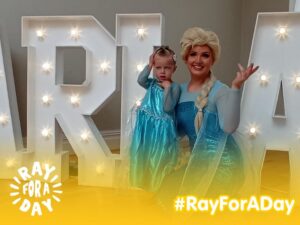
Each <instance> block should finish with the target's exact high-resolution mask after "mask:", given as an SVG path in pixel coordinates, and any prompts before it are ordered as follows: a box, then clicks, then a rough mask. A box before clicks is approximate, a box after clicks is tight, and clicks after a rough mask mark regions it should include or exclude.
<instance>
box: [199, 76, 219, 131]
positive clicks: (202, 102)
mask: <svg viewBox="0 0 300 225" xmlns="http://www.w3.org/2000/svg"><path fill="white" fill-rule="evenodd" d="M215 81H216V78H215V77H214V75H213V74H210V79H207V80H206V81H205V83H204V84H203V85H202V87H201V90H200V94H199V96H198V97H197V99H196V101H195V106H196V107H197V108H198V112H197V114H196V117H195V121H194V126H195V130H196V133H198V131H199V129H200V127H201V124H202V119H203V108H204V107H205V106H206V105H207V102H208V95H209V92H210V90H211V88H212V87H213V85H214V83H215Z"/></svg>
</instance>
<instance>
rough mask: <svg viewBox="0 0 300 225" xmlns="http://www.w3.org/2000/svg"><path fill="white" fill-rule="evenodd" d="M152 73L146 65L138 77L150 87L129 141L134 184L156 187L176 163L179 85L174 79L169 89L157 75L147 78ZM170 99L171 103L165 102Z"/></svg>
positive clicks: (155, 188) (141, 83)
mask: <svg viewBox="0 0 300 225" xmlns="http://www.w3.org/2000/svg"><path fill="white" fill-rule="evenodd" d="M149 73H150V71H149V69H148V66H146V67H145V69H144V70H143V71H142V72H141V74H140V75H139V80H138V82H139V84H140V85H142V86H143V87H144V88H146V89H147V91H146V94H145V97H144V99H143V101H142V103H141V106H140V107H139V108H138V109H137V112H136V123H135V127H134V131H133V134H132V142H131V145H130V174H129V179H130V183H131V185H132V186H134V187H139V188H142V189H145V190H147V191H156V190H157V189H158V188H159V187H160V185H161V182H162V180H163V178H164V177H165V176H166V175H168V174H169V173H170V172H171V171H173V170H174V167H175V165H176V163H177V157H178V141H177V134H176V128H175V121H174V107H175V105H176V102H177V100H178V98H179V91H180V88H179V85H177V84H175V83H172V85H171V87H170V88H169V89H168V90H164V89H163V88H162V87H161V86H160V85H159V84H158V81H157V80H156V79H151V78H148V76H149ZM168 102H169V103H172V104H171V105H166V104H168ZM173 103H174V104H173ZM166 108H168V110H166ZM166 111H167V112H166Z"/></svg>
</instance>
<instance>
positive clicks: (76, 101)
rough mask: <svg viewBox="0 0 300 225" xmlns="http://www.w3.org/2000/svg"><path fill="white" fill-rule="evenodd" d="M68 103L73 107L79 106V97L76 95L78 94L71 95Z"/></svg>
mask: <svg viewBox="0 0 300 225" xmlns="http://www.w3.org/2000/svg"><path fill="white" fill-rule="evenodd" d="M70 102H71V104H72V105H74V106H76V105H79V103H80V97H79V95H78V94H76V95H72V96H71V97H70Z"/></svg>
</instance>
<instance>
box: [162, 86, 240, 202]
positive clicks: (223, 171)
mask: <svg viewBox="0 0 300 225" xmlns="http://www.w3.org/2000/svg"><path fill="white" fill-rule="evenodd" d="M198 95H199V93H197V92H188V84H187V83H185V84H181V96H180V100H179V103H178V105H177V107H176V121H177V130H178V133H179V135H180V136H185V135H187V137H188V139H189V144H190V149H191V155H190V159H189V160H188V163H187V165H185V166H183V167H182V168H180V169H179V170H177V171H175V172H174V173H172V174H170V175H169V176H168V177H166V178H165V180H164V182H163V184H162V187H161V188H160V190H159V191H158V193H157V197H158V199H159V200H160V201H162V203H164V205H165V206H166V207H172V203H173V201H174V199H175V197H176V196H177V195H194V196H198V197H218V196H219V195H237V193H238V192H239V189H240V188H241V186H242V184H243V181H244V171H243V158H242V155H241V149H240V148H239V146H238V145H237V144H236V142H235V140H234V138H233V136H232V134H231V133H232V132H233V131H234V130H235V129H236V128H237V126H238V123H239V107H240V91H239V90H233V89H230V88H228V87H227V86H226V85H224V84H223V83H221V82H220V81H216V82H215V83H214V85H213V87H212V89H211V91H210V93H209V96H208V103H207V106H206V107H205V108H204V109H203V120H202V124H201V128H200V130H199V131H198V133H197V132H196V131H195V128H194V119H195V116H196V114H197V110H198V109H197V108H196V106H195V100H196V99H197V96H198ZM237 107H238V108H237ZM228 118H233V120H232V119H229V120H228Z"/></svg>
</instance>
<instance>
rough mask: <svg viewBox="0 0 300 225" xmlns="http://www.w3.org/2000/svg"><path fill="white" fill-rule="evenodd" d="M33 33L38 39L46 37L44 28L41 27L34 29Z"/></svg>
mask: <svg viewBox="0 0 300 225" xmlns="http://www.w3.org/2000/svg"><path fill="white" fill-rule="evenodd" d="M35 34H36V36H37V37H38V38H39V39H40V40H43V39H45V37H46V30H45V29H44V28H42V27H41V28H40V29H37V30H36V31H35Z"/></svg>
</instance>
